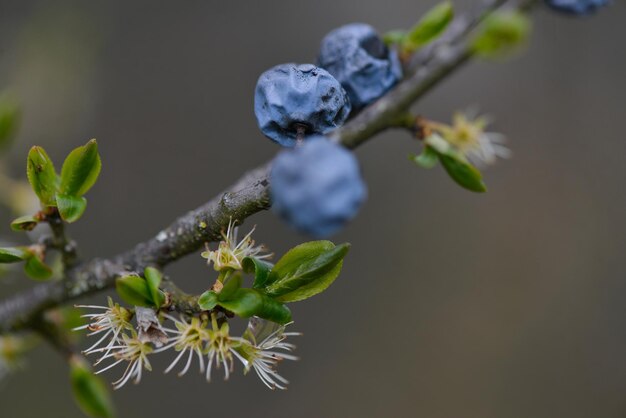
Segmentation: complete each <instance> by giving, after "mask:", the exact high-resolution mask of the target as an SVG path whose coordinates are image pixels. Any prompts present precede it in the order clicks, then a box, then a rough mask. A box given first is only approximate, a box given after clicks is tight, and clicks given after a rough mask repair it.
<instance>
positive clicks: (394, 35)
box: [383, 29, 406, 46]
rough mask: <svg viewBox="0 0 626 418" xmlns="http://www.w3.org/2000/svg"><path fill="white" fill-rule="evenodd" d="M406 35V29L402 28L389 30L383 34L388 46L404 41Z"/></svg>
mask: <svg viewBox="0 0 626 418" xmlns="http://www.w3.org/2000/svg"><path fill="white" fill-rule="evenodd" d="M405 36H406V31H405V30H402V29H396V30H392V31H389V32H387V33H385V34H384V35H383V42H384V43H385V44H386V45H387V46H391V45H395V44H399V43H401V42H402V41H404V37H405Z"/></svg>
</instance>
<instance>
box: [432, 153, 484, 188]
mask: <svg viewBox="0 0 626 418" xmlns="http://www.w3.org/2000/svg"><path fill="white" fill-rule="evenodd" d="M439 159H440V160H441V164H442V165H443V166H444V168H445V169H446V171H447V172H448V175H449V176H450V177H452V179H453V180H454V181H455V182H457V184H459V185H460V186H461V187H464V188H466V189H467V190H471V191H472V192H477V193H484V192H486V191H487V187H486V186H485V183H484V182H483V177H482V174H481V173H480V171H478V169H477V168H476V167H474V166H473V165H471V164H470V163H468V162H466V161H463V160H459V159H456V158H453V157H450V156H448V155H444V154H440V155H439Z"/></svg>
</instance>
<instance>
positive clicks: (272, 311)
mask: <svg viewBox="0 0 626 418" xmlns="http://www.w3.org/2000/svg"><path fill="white" fill-rule="evenodd" d="M219 296H221V294H220V295H219ZM219 296H218V297H219ZM218 305H219V306H221V307H222V308H224V309H227V310H229V311H231V312H233V313H234V314H236V315H238V316H240V317H242V318H250V317H252V316H258V317H259V318H263V319H267V320H270V321H273V322H276V323H278V324H286V323H287V322H291V311H290V310H289V308H287V307H286V306H285V305H283V304H282V303H279V302H277V301H276V300H274V299H272V298H271V297H269V296H267V295H265V294H263V293H261V292H260V291H258V290H256V289H238V290H237V291H235V293H233V294H232V295H231V297H230V299H228V300H221V298H220V301H219V302H218Z"/></svg>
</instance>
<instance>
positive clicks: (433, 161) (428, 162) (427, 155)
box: [410, 146, 439, 169]
mask: <svg viewBox="0 0 626 418" xmlns="http://www.w3.org/2000/svg"><path fill="white" fill-rule="evenodd" d="M410 158H411V161H413V162H414V163H415V164H417V165H418V166H420V167H422V168H427V169H428V168H433V167H434V166H435V165H437V163H438V162H439V154H437V151H435V150H434V149H432V148H431V147H429V146H425V147H424V150H423V151H422V153H421V154H420V155H412V156H411V157H410Z"/></svg>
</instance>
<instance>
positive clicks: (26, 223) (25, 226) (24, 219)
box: [11, 216, 39, 232]
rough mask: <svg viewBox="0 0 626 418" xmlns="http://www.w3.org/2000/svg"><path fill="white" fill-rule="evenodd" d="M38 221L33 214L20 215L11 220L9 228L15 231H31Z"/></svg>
mask: <svg viewBox="0 0 626 418" xmlns="http://www.w3.org/2000/svg"><path fill="white" fill-rule="evenodd" d="M38 223H39V220H38V219H37V218H35V217H34V216H21V217H19V218H17V219H15V220H13V222H11V229H12V230H14V231H17V232H20V231H32V230H33V229H35V227H36V226H37V224H38Z"/></svg>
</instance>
